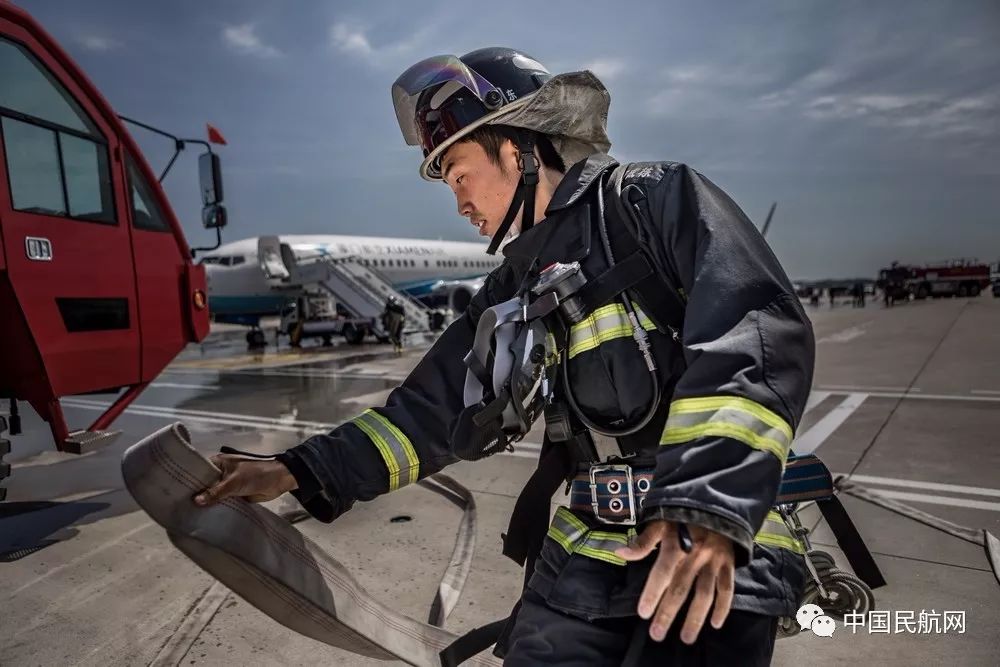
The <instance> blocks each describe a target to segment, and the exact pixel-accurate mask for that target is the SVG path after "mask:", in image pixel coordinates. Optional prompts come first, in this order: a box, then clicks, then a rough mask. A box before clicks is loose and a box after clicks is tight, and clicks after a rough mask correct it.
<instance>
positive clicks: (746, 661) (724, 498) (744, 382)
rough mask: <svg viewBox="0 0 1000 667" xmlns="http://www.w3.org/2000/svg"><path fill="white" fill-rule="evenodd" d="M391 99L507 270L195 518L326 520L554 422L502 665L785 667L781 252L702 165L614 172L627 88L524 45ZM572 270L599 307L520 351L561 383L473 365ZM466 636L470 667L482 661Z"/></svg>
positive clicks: (806, 332)
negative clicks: (242, 514) (338, 422)
mask: <svg viewBox="0 0 1000 667" xmlns="http://www.w3.org/2000/svg"><path fill="white" fill-rule="evenodd" d="M392 93H393V95H392V96H393V103H394V106H395V111H396V115H397V119H398V121H399V123H400V126H401V128H402V130H403V134H404V137H405V139H406V141H407V143H409V144H411V145H416V146H419V147H420V148H422V150H423V153H424V160H423V162H422V164H421V166H420V174H421V176H422V177H423V178H425V179H427V180H431V181H443V182H444V183H445V184H446V185H447V186H448V187H449V188H450V189H451V190H452V191H453V193H454V195H455V197H456V202H457V207H458V212H459V214H460V215H461V216H462V217H465V218H467V219H468V220H469V222H470V223H471V224H472V225H474V226H475V227H476V228H477V229H478V230H479V233H480V234H481V235H483V236H485V237H488V238H489V239H490V245H489V249H488V252H490V253H494V252H496V250H497V249H499V248H501V246H502V252H503V255H504V258H505V259H504V263H503V264H502V265H501V267H500V268H499V269H498V270H497V271H495V272H493V273H492V274H491V275H490V276H489V277H488V278H487V279H486V283H485V285H484V286H483V288H482V289H481V290H480V291H479V292H478V293H477V294H476V296H475V297H474V299H473V301H472V303H471V305H470V307H469V308H468V309H467V310H466V311H465V313H464V314H463V315H462V317H460V318H459V319H458V320H456V321H455V322H454V323H452V324H451V325H450V326H449V327H448V329H447V330H446V331H445V332H444V333H443V334H442V336H441V337H440V338H439V339H438V341H437V342H436V343H435V344H434V346H433V347H432V348H431V349H430V350H429V351H428V352H427V353H426V355H425V356H424V358H423V359H422V360H421V362H420V363H419V364H418V365H417V366H416V368H414V370H413V371H412V372H411V373H410V375H409V376H408V377H407V378H406V380H404V381H403V383H402V384H401V386H400V387H398V388H397V389H395V390H394V391H393V392H392V394H390V396H389V397H388V399H387V401H386V404H385V405H384V406H382V407H376V408H372V409H369V410H366V411H365V412H364V413H362V414H361V415H359V416H358V417H356V418H355V419H353V420H352V421H350V422H348V423H346V424H344V425H342V426H340V427H338V428H336V429H334V430H333V431H332V432H330V433H328V434H325V435H317V436H313V437H311V438H309V439H308V440H306V441H305V442H304V443H302V444H301V445H298V446H296V447H293V448H291V449H289V450H288V451H286V452H283V453H281V454H279V455H278V456H277V460H275V461H264V462H247V461H245V460H239V459H236V458H232V457H229V456H226V455H220V456H217V457H216V458H215V462H216V463H217V465H219V466H220V468H221V469H222V470H223V476H222V478H221V479H220V481H219V482H218V483H216V484H215V485H214V486H212V487H210V488H209V489H207V490H206V491H204V492H202V493H200V494H199V495H198V496H197V497H196V498H195V502H196V503H199V504H209V503H212V502H215V501H217V500H219V499H220V498H223V497H228V496H244V497H249V498H250V499H252V500H258V501H259V500H267V499H271V498H274V497H277V496H278V495H280V494H281V493H284V492H286V491H291V492H292V493H293V494H294V495H295V496H296V498H298V500H299V501H300V502H301V503H302V504H303V506H304V507H305V508H306V509H307V510H308V511H309V512H310V513H311V514H312V515H313V516H315V517H316V518H318V519H320V520H322V521H332V520H334V519H335V518H337V517H338V516H339V515H341V514H342V513H344V512H346V511H347V510H349V509H350V507H351V506H352V505H353V504H354V503H355V502H356V501H359V500H371V499H373V498H375V497H377V496H379V495H381V494H383V493H386V492H389V491H393V490H395V489H398V488H400V487H402V486H405V485H407V484H412V483H414V482H416V481H417V480H419V479H422V478H424V477H426V476H428V475H431V474H434V473H435V472H438V471H439V470H441V469H442V468H444V467H445V466H447V465H449V464H451V463H454V462H456V461H457V460H459V459H460V458H465V459H475V458H479V457H481V456H485V455H489V454H490V453H493V452H495V451H498V450H499V449H502V445H504V444H505V443H506V441H507V439H508V438H509V439H513V440H516V439H517V438H518V437H519V436H520V435H523V431H524V430H525V428H530V422H531V421H532V419H534V418H537V417H538V416H539V412H542V411H543V412H544V419H545V426H546V429H545V439H544V442H543V446H542V454H541V458H540V461H539V464H538V468H537V470H536V471H535V474H534V475H533V476H532V480H531V482H529V485H528V486H527V487H526V488H525V490H524V491H523V492H522V494H521V497H520V498H519V500H518V503H517V507H516V509H515V512H514V515H513V516H512V518H511V522H510V527H509V529H508V531H507V533H506V535H504V544H503V549H504V553H505V554H507V555H509V556H511V557H512V558H514V559H515V560H516V561H518V562H519V563H522V564H524V565H525V567H526V568H528V573H527V576H526V583H525V590H524V591H523V594H522V596H521V599H520V601H519V602H518V604H517V606H516V607H515V609H514V610H513V612H512V614H511V616H510V618H509V619H507V620H506V621H505V622H503V623H500V624H497V625H496V626H495V634H494V635H491V640H492V639H494V638H495V639H497V640H498V641H497V643H496V648H495V649H494V651H495V653H496V654H497V655H501V656H503V657H504V659H505V663H506V664H510V665H538V664H543V663H554V664H586V665H620V664H623V663H631V664H641V665H654V664H656V665H660V664H683V665H695V664H697V665H705V664H713V665H714V664H740V665H764V664H768V663H769V662H770V658H771V655H772V651H773V647H774V640H775V633H776V628H777V623H778V619H779V617H783V616H785V617H787V616H794V615H795V612H796V610H797V608H798V603H799V600H800V596H801V594H802V590H803V586H804V582H805V577H806V569H805V562H804V558H803V548H802V545H801V543H800V542H799V541H798V540H797V539H796V538H795V537H793V536H792V534H791V533H790V532H789V531H788V529H787V528H786V527H785V525H784V524H783V523H782V522H781V520H780V518H778V517H777V515H776V514H775V513H773V512H771V507H772V505H773V504H774V501H775V497H776V493H777V489H778V485H779V482H780V479H781V475H782V470H783V467H784V462H785V460H786V457H787V456H788V453H789V447H790V444H791V441H792V438H793V435H794V432H795V428H796V427H797V425H798V423H799V420H800V418H801V415H802V413H803V411H804V407H805V402H806V398H807V395H808V392H809V388H810V385H811V381H812V373H813V362H814V338H813V333H812V329H811V327H810V324H809V320H808V318H807V317H806V315H805V313H804V311H803V309H802V307H801V305H800V304H799V300H798V299H797V298H796V295H795V291H794V289H793V287H792V285H791V283H790V281H789V280H788V278H787V276H786V275H785V273H784V271H783V270H782V268H781V266H780V265H779V263H778V261H777V259H776V258H775V257H774V255H773V254H772V252H771V251H770V249H769V248H768V246H767V245H766V244H765V242H764V240H763V238H762V237H761V235H760V234H759V233H758V231H757V230H756V228H755V227H754V225H753V224H752V223H751V222H750V221H749V219H748V218H747V217H746V216H745V215H744V213H743V212H742V211H741V210H740V209H739V207H737V205H736V204H735V203H734V202H733V201H732V200H731V199H730V198H729V197H728V196H727V195H726V194H725V193H724V192H723V191H722V190H721V189H719V188H718V187H717V186H716V185H714V184H713V183H712V182H711V181H709V180H708V179H707V178H705V177H704V176H702V175H701V174H699V173H698V172H696V171H695V170H694V169H692V168H690V167H688V166H685V165H683V164H679V163H672V162H649V163H641V164H634V165H628V166H625V165H618V164H617V162H616V161H615V160H614V159H613V158H611V157H610V156H608V155H607V151H608V150H609V148H610V141H609V140H608V138H607V135H606V119H607V111H608V106H609V103H610V95H609V94H608V92H607V90H606V89H605V87H604V86H603V85H602V84H601V82H600V81H599V80H598V79H597V78H596V77H595V76H594V75H593V74H592V73H590V72H588V71H584V72H571V73H565V74H558V75H554V76H553V75H551V74H550V73H549V72H548V71H547V70H546V69H545V68H544V67H543V66H542V65H541V64H540V63H539V62H538V61H537V60H535V59H534V58H531V57H530V56H528V55H527V54H524V53H523V52H519V51H516V50H512V49H504V48H487V49H481V50H478V51H474V52H472V53H469V54H466V55H465V56H462V57H461V58H459V57H455V56H438V57H434V58H430V59H427V60H425V61H422V62H420V63H417V64H416V65H414V66H413V67H411V68H410V69H408V70H407V71H406V72H405V73H404V74H403V75H401V76H400V77H399V79H398V80H397V81H396V83H395V85H394V86H393V89H392ZM553 267H555V269H553ZM553 270H554V271H556V272H557V273H559V272H563V273H559V275H560V276H561V275H563V274H564V273H565V274H566V275H570V276H571V277H574V279H575V280H577V284H580V285H581V286H580V287H579V289H578V291H577V292H574V293H573V295H572V298H570V299H569V300H567V301H565V302H561V303H560V306H559V308H561V309H562V310H559V311H558V313H564V312H566V313H568V312H569V310H567V309H569V308H570V306H571V305H573V304H576V305H577V306H579V307H578V308H576V310H575V311H574V312H573V313H572V314H566V315H563V314H559V315H558V317H555V316H553V315H552V314H551V313H550V314H547V315H545V318H546V319H545V320H539V321H544V322H546V327H548V328H547V332H548V333H547V335H546V337H545V340H546V343H545V345H542V344H541V343H534V344H532V345H533V346H532V347H531V349H530V351H526V352H525V355H524V356H523V357H517V359H519V360H520V361H524V360H525V359H528V358H530V360H531V362H532V363H534V364H535V366H534V368H536V369H538V368H542V371H541V372H544V373H545V378H546V383H539V382H534V383H532V382H530V381H529V382H524V381H523V380H524V378H518V377H516V374H517V372H518V370H519V369H520V368H521V364H520V363H511V364H508V365H507V366H502V365H501V362H500V360H499V357H500V355H499V354H498V355H496V360H495V361H494V362H493V365H492V366H491V367H489V368H484V367H483V364H482V363H480V362H478V361H476V360H475V359H494V355H493V354H492V353H489V354H485V353H484V354H481V355H480V356H476V355H473V354H469V352H470V350H473V351H476V350H478V351H479V352H483V350H486V352H489V351H490V349H491V348H490V345H489V344H488V343H489V340H488V339H484V338H483V335H482V334H483V332H484V330H485V331H486V333H487V334H489V332H490V331H491V330H493V333H494V335H495V336H497V338H495V339H494V340H493V348H492V349H494V350H500V349H501V340H500V338H499V336H500V334H501V333H502V332H505V331H511V330H512V331H515V332H516V331H518V329H517V326H518V323H519V322H520V325H523V326H525V327H526V326H527V324H528V323H527V318H528V317H529V310H532V309H534V306H532V309H529V308H528V307H527V303H528V300H530V299H532V298H534V297H533V296H532V295H535V294H541V292H539V291H538V290H539V288H540V286H541V285H543V283H545V281H551V280H554V279H555V278H553V276H554V274H553ZM588 277H589V279H588ZM532 290H535V291H532ZM517 298H521V299H524V300H525V301H524V303H525V304H526V305H525V307H524V310H523V318H521V319H519V318H520V317H521V316H520V315H519V314H520V313H521V312H522V311H521V309H519V308H513V307H512V308H509V309H507V310H506V311H504V312H507V313H512V315H511V320H510V321H511V323H512V327H510V328H508V329H503V328H502V327H498V328H496V329H492V325H491V324H490V323H491V322H493V321H496V316H497V313H499V312H500V310H498V308H500V306H501V305H503V304H509V303H517V302H516V301H512V300H515V299H517ZM574 299H575V301H574ZM531 303H532V304H537V305H539V306H541V305H542V304H543V303H550V304H551V303H552V300H551V299H550V300H549V301H545V300H544V299H542V298H541V297H539V298H538V299H537V300H536V301H531ZM581 304H584V305H585V306H586V307H583V306H581ZM533 312H534V311H533ZM539 312H540V311H539ZM484 313H489V314H490V318H487V317H485V316H484ZM558 313H557V314H558ZM491 318H492V319H491ZM553 318H554V319H553ZM532 322H533V323H532V326H534V323H537V321H535V320H533V321H532ZM520 331H521V332H522V333H521V334H517V335H519V336H521V337H520V338H515V339H513V340H514V342H513V343H511V346H510V349H511V350H512V351H513V352H514V353H515V356H516V354H517V353H518V350H519V349H520V348H518V344H519V343H518V341H522V340H524V333H523V332H524V331H526V329H521V330H520ZM530 331H531V332H532V334H533V335H534V333H537V332H535V330H534V329H531V330H530ZM531 340H533V341H537V340H538V338H537V337H536V338H531ZM510 342H511V341H505V345H506V343H510ZM473 357H475V359H473ZM470 359H471V360H470ZM504 368H510V369H511V370H510V372H511V374H512V377H513V379H512V380H511V381H510V382H509V383H508V384H504V385H503V390H502V391H499V392H498V393H495V392H493V391H492V388H493V387H495V385H494V384H493V383H491V382H490V380H491V377H490V374H491V373H492V374H493V375H492V379H493V380H494V381H496V380H497V377H498V376H497V373H502V372H503V371H504ZM533 377H537V376H533ZM595 378H598V380H595ZM463 379H464V380H465V382H464V384H463ZM500 379H501V380H502V378H500ZM530 379H531V378H530V377H529V378H528V380H530ZM480 381H481V382H480ZM540 384H547V385H549V386H550V387H555V388H554V389H552V388H550V389H549V390H548V393H547V394H546V395H545V400H544V401H543V402H542V403H543V405H544V408H540V407H538V404H537V403H536V402H535V400H536V398H537V395H536V394H532V393H531V392H533V391H537V387H538V386H539V385H540ZM463 386H464V387H465V389H466V391H465V392H463ZM470 386H477V387H479V388H480V393H481V394H482V400H477V399H478V398H479V395H478V394H477V395H473V396H472V397H471V398H470V396H469V395H468V394H469V392H468V388H469V387H470ZM525 387H528V388H527V389H526V388H525ZM473 393H475V392H473ZM525 406H531V408H530V409H529V410H528V412H527V414H525V412H524V410H523V408H524V407H525ZM536 408H537V409H536ZM514 413H516V415H517V416H518V418H519V420H520V430H518V428H519V427H518V426H517V425H515V426H513V427H512V426H511V423H515V424H517V423H518V420H514V421H513V422H509V421H508V417H509V416H510V415H511V414H514ZM567 482H568V490H569V498H567V502H566V506H564V507H561V508H560V509H559V510H558V511H557V512H556V514H555V517H554V519H553V520H552V522H551V525H549V524H548V516H549V501H550V499H551V497H552V495H553V492H554V491H555V489H556V488H561V487H562V486H563V485H564V484H566V483H567ZM491 627H493V626H491ZM486 634H487V635H489V633H486ZM469 642H470V643H467V644H463V645H462V646H459V645H458V644H456V645H455V646H454V647H452V648H454V649H455V652H453V653H451V654H450V655H449V656H448V658H449V660H450V662H451V664H454V663H455V662H458V661H459V660H460V659H461V658H462V657H463V655H468V654H469V653H470V651H472V652H475V651H476V650H478V648H479V646H476V645H475V641H473V640H472V638H471V636H470V638H469ZM449 660H446V661H445V662H446V663H449Z"/></svg>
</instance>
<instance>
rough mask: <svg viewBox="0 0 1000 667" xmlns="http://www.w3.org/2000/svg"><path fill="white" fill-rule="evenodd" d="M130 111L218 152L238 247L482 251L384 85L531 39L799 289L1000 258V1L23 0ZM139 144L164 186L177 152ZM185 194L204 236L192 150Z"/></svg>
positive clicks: (645, 155)
mask: <svg viewBox="0 0 1000 667" xmlns="http://www.w3.org/2000/svg"><path fill="white" fill-rule="evenodd" d="M17 4H20V5H21V6H23V7H25V8H26V9H28V10H29V11H30V12H31V13H33V14H34V16H35V17H36V18H37V19H39V20H40V21H41V22H42V24H43V25H44V26H46V27H47V29H48V30H49V31H50V32H51V33H53V34H54V35H55V37H56V38H57V39H58V40H59V41H61V42H62V44H63V45H64V46H65V47H66V48H67V49H68V51H69V52H70V54H71V55H73V56H74V57H75V58H76V60H77V61H78V62H79V63H80V64H81V65H82V67H83V68H84V70H85V71H86V72H88V73H89V75H90V76H91V78H92V79H93V80H94V81H95V82H96V84H97V86H98V87H99V88H100V89H101V90H102V91H103V92H104V94H105V96H106V97H107V98H108V99H109V100H110V102H111V103H112V105H114V106H115V108H116V109H117V111H118V112H119V113H122V114H124V115H128V116H132V117H135V118H138V119H141V120H143V121H146V122H149V123H152V124H154V125H158V126H161V127H164V128H166V129H169V130H172V131H175V132H177V133H179V134H184V135H189V136H190V135H195V136H202V135H203V132H204V124H205V122H206V121H208V122H211V123H213V124H214V125H216V126H217V127H219V128H220V129H221V130H222V132H223V134H224V135H225V136H226V138H227V140H228V141H229V146H228V147H224V148H223V149H222V156H223V164H224V173H225V184H226V199H227V204H228V206H229V209H230V221H231V222H230V227H229V228H228V229H227V230H226V232H225V233H226V237H227V239H228V240H235V239H237V238H244V237H248V236H255V235H258V234H262V233H283V232H284V233H294V232H298V233H344V234H351V233H358V234H375V235H386V236H389V235H391V236H408V237H415V238H443V239H454V240H473V239H475V230H474V229H473V228H472V227H471V226H470V225H468V224H467V223H466V222H465V220H463V219H460V218H458V217H457V213H456V211H455V203H454V199H453V197H452V196H451V193H450V191H449V190H448V189H447V187H446V186H443V185H440V184H430V183H426V182H424V181H423V180H421V179H420V177H419V176H418V175H417V172H416V169H417V165H418V164H419V158H420V155H419V151H418V150H416V149H413V148H408V147H407V146H405V145H404V143H403V140H402V136H401V135H400V133H399V129H398V127H397V125H396V122H395V117H394V115H393V111H392V105H391V103H390V97H389V88H390V86H391V84H392V82H393V80H394V79H395V78H396V76H397V75H398V74H399V73H400V72H402V71H403V70H404V69H405V68H406V67H407V66H409V65H410V64H411V63H413V62H415V61H416V60H419V59H421V58H424V57H426V56H429V55H435V54H439V53H455V54H462V53H465V52H467V51H470V50H472V49H475V48H478V47H481V46H493V45H509V46H516V47H518V48H520V49H522V50H524V51H525V52H527V53H529V54H531V55H532V56H534V57H535V58H537V59H538V60H540V61H541V62H543V63H545V64H546V65H547V66H548V67H549V69H550V70H552V71H554V72H555V71H567V70H575V69H583V68H589V69H591V70H593V71H594V72H595V73H596V74H598V75H599V76H600V77H601V78H602V80H603V81H604V82H605V83H606V85H607V86H608V88H609V89H610V91H611V95H612V104H611V113H610V134H611V138H612V140H613V141H614V146H613V148H612V154H614V155H615V156H616V157H617V158H618V159H619V160H622V161H628V160H655V159H670V160H679V161H684V162H687V163H689V164H691V165H692V166H694V167H695V168H696V169H698V170H699V171H701V172H702V173H703V174H705V175H706V176H708V177H709V178H710V179H712V180H713V181H715V182H716V183H718V184H719V185H720V186H721V187H723V188H724V189H725V190H726V191H727V192H729V193H730V194H731V195H732V196H733V197H734V198H735V199H736V201H737V202H738V203H739V204H740V205H741V206H742V207H743V209H744V210H745V211H746V212H747V214H748V215H749V216H750V217H751V218H752V219H753V220H755V221H757V222H758V223H760V222H762V221H763V217H764V215H765V214H766V212H767V208H768V206H769V205H770V203H771V202H772V201H775V200H776V201H778V209H777V213H776V215H775V219H774V222H773V224H772V227H771V231H770V233H769V234H768V240H769V241H770V243H771V244H772V246H773V247H774V248H775V251H776V252H777V253H778V256H779V257H780V258H781V260H782V262H783V263H784V265H785V267H786V269H787V271H788V273H789V274H790V275H791V276H793V277H795V278H819V277H828V276H853V275H873V274H874V273H875V272H876V271H877V269H878V268H879V267H880V266H883V265H885V264H887V263H888V262H889V261H891V260H893V259H900V260H903V261H907V262H924V261H930V260H934V259H939V258H952V257H960V256H978V257H979V258H981V259H984V260H989V261H997V260H998V259H1000V161H998V160H1000V46H998V45H1000V3H997V2H996V0H982V1H979V0H962V1H960V2H956V1H951V2H948V1H945V0H942V1H940V2H923V1H918V0H911V1H898V2H896V1H893V2H870V1H866V2H851V1H838V2H829V1H828V0H816V1H805V0H802V1H798V0H787V1H772V2H764V1H762V2H753V3H748V2H737V1H735V0H733V1H730V2H722V1H719V2H709V3H695V2H686V3H680V2H664V1H661V0H644V1H641V2H626V3H620V4H618V5H613V3H609V2H607V0H603V1H601V2H589V1H583V0H573V1H564V0H549V1H547V2H539V1H538V0H527V1H525V0H508V1H506V2H489V3H479V2H473V1H471V0H467V1H466V2H461V3H455V2H440V1H438V0H424V1H423V2H412V1H411V2H389V1H387V0H386V1H380V2H371V1H369V2H333V1H330V0H325V1H322V2H321V1H319V0H315V1H314V0H299V1H293V0H167V1H164V2H156V3H152V2H132V1H129V0H87V1H86V2H80V1H79V0H17ZM136 136H137V138H139V139H140V142H141V144H142V146H143V148H144V149H145V150H146V151H147V156H148V158H149V159H150V162H151V164H152V165H153V168H154V170H156V171H159V168H160V167H162V166H163V165H164V164H165V162H166V160H167V159H168V158H169V150H168V148H169V147H168V146H166V145H164V144H163V143H162V141H161V140H158V139H156V138H150V137H146V136H142V135H141V134H139V133H138V132H137V133H136ZM166 185H167V190H168V194H169V195H170V197H171V200H172V201H173V202H174V204H175V210H176V211H177V213H178V215H179V216H180V218H181V219H182V221H183V224H184V227H185V229H186V231H187V233H188V237H189V239H191V240H192V241H194V242H196V243H197V242H201V241H206V240H208V236H207V234H206V233H205V232H204V231H202V230H200V229H199V227H198V224H199V223H198V220H199V209H200V202H199V201H198V199H197V197H198V195H197V188H196V161H195V156H194V155H193V154H192V155H189V156H187V157H186V158H185V159H182V160H181V161H180V162H179V164H178V166H176V167H175V169H174V172H173V173H171V174H170V176H168V178H167V182H166Z"/></svg>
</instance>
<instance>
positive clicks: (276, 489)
mask: <svg viewBox="0 0 1000 667" xmlns="http://www.w3.org/2000/svg"><path fill="white" fill-rule="evenodd" d="M211 460H212V463H214V464H215V466H216V467H217V468H218V469H219V470H221V471H222V477H220V478H219V481H218V482H216V483H215V484H213V485H212V486H210V487H208V488H207V489H205V490H204V491H202V492H201V493H199V494H197V495H196V496H195V497H194V502H195V504H196V505H201V506H202V507H207V506H209V505H213V504H215V503H217V502H219V501H220V500H222V499H223V498H232V497H240V498H246V499H247V500H249V501H250V502H254V503H263V502H266V501H268V500H274V499H275V498H277V497H278V496H280V495H281V494H283V493H285V492H287V491H292V490H294V489H296V488H298V484H297V483H296V482H295V478H294V477H292V473H290V472H288V468H286V467H285V464H283V463H280V462H278V461H248V460H247V459H245V458H242V457H239V456H233V455H231V454H216V455H215V456H213V457H212V459H211Z"/></svg>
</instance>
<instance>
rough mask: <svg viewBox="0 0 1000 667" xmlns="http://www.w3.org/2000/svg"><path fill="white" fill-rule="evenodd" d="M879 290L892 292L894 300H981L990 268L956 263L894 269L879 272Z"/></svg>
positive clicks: (963, 261)
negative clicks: (945, 297)
mask: <svg viewBox="0 0 1000 667" xmlns="http://www.w3.org/2000/svg"><path fill="white" fill-rule="evenodd" d="M878 284H879V287H880V288H882V289H883V290H886V289H888V290H890V291H891V293H892V295H893V298H894V299H897V300H900V299H902V300H905V299H906V298H907V297H908V296H909V295H911V294H912V295H913V296H914V297H915V298H917V299H926V298H927V297H939V296H960V297H964V296H979V294H980V293H981V292H982V291H983V290H984V289H986V288H987V287H989V286H990V267H989V265H988V264H986V263H984V262H979V261H977V260H970V259H956V260H951V261H947V262H935V263H933V264H927V265H924V266H909V265H901V264H899V263H898V262H893V264H892V266H891V267H889V268H887V269H882V270H881V271H880V272H879V281H878Z"/></svg>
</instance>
